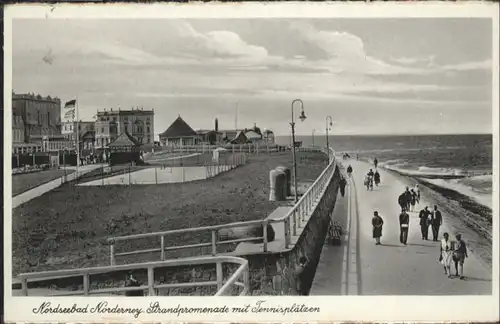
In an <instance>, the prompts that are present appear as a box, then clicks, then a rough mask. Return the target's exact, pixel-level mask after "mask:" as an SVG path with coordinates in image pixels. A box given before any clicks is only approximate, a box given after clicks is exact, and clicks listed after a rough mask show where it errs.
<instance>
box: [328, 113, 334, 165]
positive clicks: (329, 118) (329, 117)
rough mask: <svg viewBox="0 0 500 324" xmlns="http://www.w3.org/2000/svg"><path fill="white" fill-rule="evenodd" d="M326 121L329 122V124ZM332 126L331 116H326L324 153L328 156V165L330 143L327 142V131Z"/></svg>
mask: <svg viewBox="0 0 500 324" xmlns="http://www.w3.org/2000/svg"><path fill="white" fill-rule="evenodd" d="M328 120H330V123H329V124H328ZM332 125H333V121H332V116H326V153H327V154H328V163H330V143H329V142H328V130H329V129H330V126H332Z"/></svg>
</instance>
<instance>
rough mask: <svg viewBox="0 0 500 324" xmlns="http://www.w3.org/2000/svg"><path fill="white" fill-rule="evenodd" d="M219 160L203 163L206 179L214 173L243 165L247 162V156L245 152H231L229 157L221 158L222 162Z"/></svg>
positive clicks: (214, 174) (213, 175)
mask: <svg viewBox="0 0 500 324" xmlns="http://www.w3.org/2000/svg"><path fill="white" fill-rule="evenodd" d="M219 162H220V161H219V160H217V161H212V162H208V163H205V164H204V165H203V166H204V167H205V170H206V174H207V175H206V177H207V179H209V178H212V177H215V176H216V175H218V174H220V173H222V172H226V171H229V170H232V169H236V168H237V167H239V166H241V165H244V164H246V163H247V156H246V154H244V153H243V154H232V155H231V157H230V158H229V160H228V159H223V162H225V163H223V164H221V163H219Z"/></svg>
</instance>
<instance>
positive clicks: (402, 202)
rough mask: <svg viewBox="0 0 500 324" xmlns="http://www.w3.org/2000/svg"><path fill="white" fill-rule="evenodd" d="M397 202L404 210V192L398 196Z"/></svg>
mask: <svg viewBox="0 0 500 324" xmlns="http://www.w3.org/2000/svg"><path fill="white" fill-rule="evenodd" d="M398 204H399V206H401V210H406V193H404V192H403V193H402V194H401V195H399V197H398Z"/></svg>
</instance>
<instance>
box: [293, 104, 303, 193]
mask: <svg viewBox="0 0 500 324" xmlns="http://www.w3.org/2000/svg"><path fill="white" fill-rule="evenodd" d="M296 101H298V102H300V105H301V107H302V111H301V113H300V116H299V119H300V121H304V120H305V119H306V115H305V114H304V103H303V102H302V100H300V99H295V100H294V101H292V121H291V122H290V126H291V127H292V160H293V181H294V187H295V190H294V194H295V203H297V202H298V201H299V198H298V190H297V161H296V154H295V119H294V117H293V104H294V103H295V102H296Z"/></svg>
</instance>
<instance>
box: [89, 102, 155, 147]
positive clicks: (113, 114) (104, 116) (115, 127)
mask: <svg viewBox="0 0 500 324" xmlns="http://www.w3.org/2000/svg"><path fill="white" fill-rule="evenodd" d="M94 131H95V147H96V148H105V147H106V146H107V145H108V144H110V143H111V142H113V141H115V140H116V139H117V138H118V136H120V135H121V134H123V133H128V134H129V135H132V136H133V137H134V139H135V140H137V142H138V143H140V145H141V146H151V147H152V146H153V145H154V110H143V109H132V110H120V109H118V110H113V109H110V110H106V109H105V110H103V111H98V112H97V120H96V122H95V129H94Z"/></svg>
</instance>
